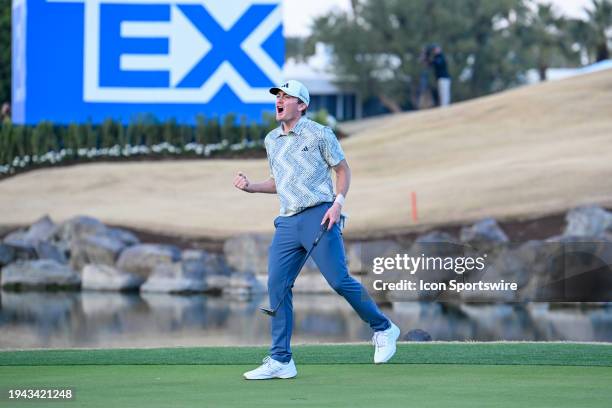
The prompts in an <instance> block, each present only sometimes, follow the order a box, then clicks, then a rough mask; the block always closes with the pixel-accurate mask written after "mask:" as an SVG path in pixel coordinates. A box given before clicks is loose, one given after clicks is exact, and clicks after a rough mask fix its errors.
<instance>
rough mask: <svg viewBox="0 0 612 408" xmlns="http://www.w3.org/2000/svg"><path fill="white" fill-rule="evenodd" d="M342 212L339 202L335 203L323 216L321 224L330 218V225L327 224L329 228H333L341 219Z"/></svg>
mask: <svg viewBox="0 0 612 408" xmlns="http://www.w3.org/2000/svg"><path fill="white" fill-rule="evenodd" d="M341 214H342V207H341V206H340V204H338V203H334V204H333V205H332V206H331V207H330V208H329V210H327V212H326V213H325V215H324V216H323V219H322V220H321V225H323V224H325V221H327V220H329V225H328V226H327V230H328V231H329V230H330V229H332V227H333V226H334V224H335V223H337V222H338V220H339V219H340V215H341Z"/></svg>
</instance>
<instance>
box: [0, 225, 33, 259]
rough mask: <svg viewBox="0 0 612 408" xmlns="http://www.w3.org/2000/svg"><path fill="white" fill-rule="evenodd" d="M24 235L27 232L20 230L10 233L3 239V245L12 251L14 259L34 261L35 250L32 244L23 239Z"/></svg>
mask: <svg viewBox="0 0 612 408" xmlns="http://www.w3.org/2000/svg"><path fill="white" fill-rule="evenodd" d="M26 234H27V231H26V230H25V229H20V230H17V231H13V232H10V233H8V234H7V235H6V236H5V237H4V240H3V243H4V244H5V245H8V246H9V247H11V248H12V249H13V251H14V257H15V259H18V260H29V259H36V248H35V247H34V243H32V242H29V241H27V240H26V239H25V237H26Z"/></svg>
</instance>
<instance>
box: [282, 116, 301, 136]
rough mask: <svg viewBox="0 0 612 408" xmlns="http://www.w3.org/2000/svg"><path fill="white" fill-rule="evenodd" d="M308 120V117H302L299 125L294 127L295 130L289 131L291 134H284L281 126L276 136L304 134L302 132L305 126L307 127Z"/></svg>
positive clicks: (298, 122)
mask: <svg viewBox="0 0 612 408" xmlns="http://www.w3.org/2000/svg"><path fill="white" fill-rule="evenodd" d="M307 120H308V119H307V118H306V116H302V117H300V119H299V120H298V121H297V123H296V124H295V126H294V127H293V129H291V130H290V131H289V133H283V126H282V125H281V126H279V127H278V133H277V135H276V137H281V136H288V135H289V134H290V133H295V134H296V135H298V136H299V135H301V134H302V130H303V129H304V126H306V121H307Z"/></svg>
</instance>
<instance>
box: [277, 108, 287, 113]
mask: <svg viewBox="0 0 612 408" xmlns="http://www.w3.org/2000/svg"><path fill="white" fill-rule="evenodd" d="M284 110H285V108H283V107H281V106H277V107H276V113H283V111H284Z"/></svg>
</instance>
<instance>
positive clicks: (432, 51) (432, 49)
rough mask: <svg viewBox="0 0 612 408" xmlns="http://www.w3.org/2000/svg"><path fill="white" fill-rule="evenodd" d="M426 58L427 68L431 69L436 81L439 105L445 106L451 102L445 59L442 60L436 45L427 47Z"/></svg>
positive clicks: (438, 47) (449, 79) (440, 51)
mask: <svg viewBox="0 0 612 408" xmlns="http://www.w3.org/2000/svg"><path fill="white" fill-rule="evenodd" d="M426 56H427V61H428V62H429V66H430V67H431V68H432V69H433V71H434V74H435V76H436V79H437V81H438V95H439V100H440V103H439V105H440V106H447V105H449V104H450V102H451V78H450V75H449V74H448V67H447V66H446V58H444V54H443V53H442V49H441V48H440V46H439V45H437V44H430V45H428V46H427V51H426Z"/></svg>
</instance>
